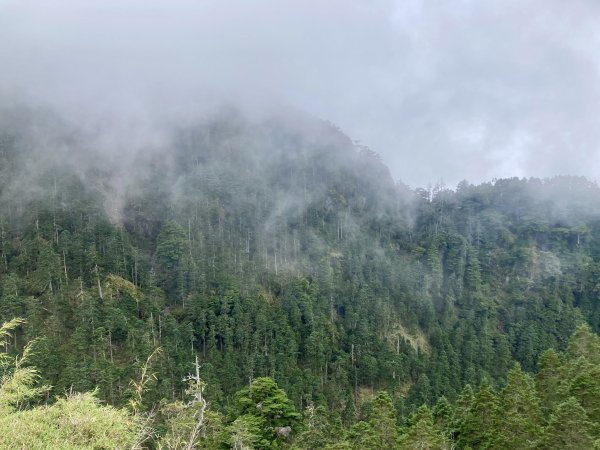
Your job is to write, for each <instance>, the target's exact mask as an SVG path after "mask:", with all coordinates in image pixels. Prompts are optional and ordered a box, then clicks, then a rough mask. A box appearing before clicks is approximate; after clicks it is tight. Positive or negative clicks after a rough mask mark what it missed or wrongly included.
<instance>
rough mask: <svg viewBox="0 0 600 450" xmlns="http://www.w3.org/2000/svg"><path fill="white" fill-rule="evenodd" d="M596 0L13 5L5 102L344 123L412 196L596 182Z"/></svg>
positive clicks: (599, 78) (2, 53)
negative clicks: (225, 101) (282, 107)
mask: <svg viewBox="0 0 600 450" xmlns="http://www.w3.org/2000/svg"><path fill="white" fill-rule="evenodd" d="M599 70H600V1H598V0H569V1H564V0H514V1H513V0H494V1H480V0H479V1H475V0H473V1H470V0H451V1H449V0H430V1H427V0H397V1H393V0H382V1H372V0H370V1H367V0H364V1H360V0H314V1H313V0H304V1H293V0H290V1H286V0H270V1H267V0H252V1H250V0H235V1H230V0H214V1H212V0H210V1H209V0H195V1H183V0H152V1H148V0H136V1H134V0H71V1H66V0H52V1H50V0H47V1H42V0H37V1H32V0H0V93H1V94H2V97H0V98H4V99H5V100H4V101H6V98H13V99H14V98H23V97H25V98H28V99H32V100H34V101H42V102H45V103H47V104H50V105H53V106H57V107H60V108H64V110H65V111H69V113H70V114H74V115H77V114H84V113H85V111H86V110H87V109H89V110H99V111H105V112H106V111H111V110H112V109H127V110H131V111H133V110H135V111H137V112H138V113H140V114H141V113H144V111H146V110H147V109H153V108H156V109H168V108H175V107H176V106H177V105H183V104H187V105H191V104H202V103H209V102H211V101H214V100H215V99H218V98H222V97H228V98H242V99H245V100H244V101H247V102H258V101H259V100H260V99H270V100H276V101H279V102H284V103H288V104H290V105H293V106H295V107H298V108H300V109H302V110H304V111H306V112H308V113H311V114H313V115H316V116H318V117H321V118H324V119H328V120H331V121H332V122H334V123H336V124H337V125H339V126H340V127H341V128H342V129H343V130H344V131H345V132H346V133H347V134H349V135H350V136H351V137H352V138H353V139H356V140H360V141H361V142H362V143H363V144H366V145H369V146H370V147H371V148H372V149H374V150H375V151H377V152H378V153H380V154H381V156H382V158H383V160H384V162H385V163H386V164H387V165H388V166H389V167H390V169H391V171H392V173H393V175H394V177H395V178H397V179H402V180H403V181H405V182H406V183H408V184H409V185H411V186H413V187H418V186H426V185H427V184H429V183H436V182H438V181H444V182H445V183H446V184H447V185H448V186H450V187H453V186H455V185H456V183H457V182H459V181H460V180H462V179H467V180H469V181H471V182H481V181H487V180H491V179H492V178H494V177H498V178H500V177H508V176H519V177H522V176H538V177H545V176H552V175H557V174H573V175H586V176H588V177H589V178H591V179H593V180H599V179H600V72H599Z"/></svg>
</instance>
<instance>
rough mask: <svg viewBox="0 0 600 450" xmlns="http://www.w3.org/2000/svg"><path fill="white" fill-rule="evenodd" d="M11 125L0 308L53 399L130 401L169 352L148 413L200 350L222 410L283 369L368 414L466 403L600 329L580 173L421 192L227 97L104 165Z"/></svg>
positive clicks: (323, 137) (1, 214) (63, 142)
mask: <svg viewBox="0 0 600 450" xmlns="http://www.w3.org/2000/svg"><path fill="white" fill-rule="evenodd" d="M48 122H50V123H51V125H52V127H53V129H54V131H53V132H52V133H51V134H50V132H48V133H49V134H48V136H47V138H44V136H45V133H46V130H48V126H49V125H48ZM2 123H3V129H2V130H1V132H0V177H1V179H0V225H1V236H0V237H1V241H0V250H1V258H2V264H0V294H1V302H0V320H2V321H6V320H9V319H11V318H13V317H17V316H20V317H24V318H26V319H27V323H26V325H24V328H23V332H22V333H20V334H17V335H16V336H15V339H14V340H13V341H12V342H11V345H12V347H11V348H12V349H13V350H17V349H19V348H20V347H21V346H22V345H23V343H24V342H25V340H31V339H34V338H37V340H36V341H35V343H34V347H35V349H36V352H37V355H38V357H37V363H36V366H37V367H38V369H39V370H40V372H41V373H42V374H43V381H44V382H46V383H48V384H50V385H52V390H51V394H53V395H55V394H62V393H64V392H65V391H66V390H69V389H73V390H75V391H87V390H92V389H94V388H95V387H98V388H99V394H98V395H99V396H100V398H102V399H105V400H107V401H109V402H110V403H113V404H123V403H125V402H126V401H127V400H128V399H129V398H130V397H131V396H132V395H133V394H132V391H131V388H130V385H129V380H130V379H131V378H135V376H136V373H137V370H138V369H139V368H140V366H141V364H142V363H143V362H144V361H146V358H147V356H148V355H149V354H151V353H152V351H153V350H154V349H155V348H157V347H161V348H162V349H163V351H162V352H161V353H160V355H159V356H157V357H156V360H155V363H154V365H153V371H154V373H155V374H156V379H155V380H153V381H152V383H151V384H150V385H149V386H148V392H147V394H146V395H145V402H146V403H147V406H150V405H151V404H153V403H156V402H158V401H159V400H160V399H162V398H166V399H171V400H172V399H175V398H178V397H181V396H182V394H183V390H184V383H183V381H182V380H183V378H184V377H185V376H186V375H187V374H188V373H189V372H190V371H191V370H192V367H193V366H192V363H193V362H194V361H195V358H196V356H198V357H199V360H200V363H201V369H200V374H201V376H202V378H203V379H204V380H206V382H207V383H208V387H207V395H208V396H209V398H210V399H211V401H212V404H213V405H214V407H216V408H227V407H228V406H229V405H231V399H232V394H233V393H234V392H235V391H237V390H239V389H240V388H241V387H243V386H245V385H247V384H248V381H249V380H252V379H255V378H259V377H264V376H269V377H273V378H274V379H276V380H277V382H278V384H279V386H280V387H281V388H283V389H284V390H285V391H286V392H287V394H288V395H289V397H290V398H291V399H292V401H293V403H294V404H295V406H296V407H297V409H299V410H302V409H304V407H306V406H307V405H308V404H309V403H316V404H320V405H324V406H327V407H328V408H330V409H331V410H332V411H333V412H335V413H336V414H339V415H341V417H342V418H343V419H344V420H347V421H352V420H353V418H354V417H355V414H356V411H357V410H358V409H359V408H360V406H361V404H362V402H364V401H365V400H368V399H369V398H371V397H372V396H373V395H374V392H375V391H377V390H378V389H383V388H385V389H386V390H388V392H390V393H391V395H392V398H393V401H394V403H395V406H396V407H397V408H398V410H399V411H400V412H403V411H404V412H408V411H412V410H414V409H415V408H416V407H418V406H419V405H421V404H422V403H431V402H433V401H435V399H437V398H438V397H439V396H441V395H445V396H447V397H448V398H449V399H450V400H451V401H453V400H454V399H456V397H457V395H458V393H459V392H460V391H461V390H462V389H463V387H464V385H465V384H467V383H472V384H475V385H478V384H479V383H480V382H481V380H482V379H483V378H486V377H487V378H489V379H490V380H491V382H492V384H494V385H501V384H502V383H503V380H504V379H505V377H506V374H507V372H508V370H509V369H510V368H511V367H512V366H513V364H514V362H515V361H518V362H519V363H520V364H521V366H522V367H523V369H524V370H526V371H530V372H531V371H534V370H535V369H536V361H537V360H538V358H539V356H540V355H541V353H542V352H543V351H544V350H546V349H547V348H550V347H554V348H556V349H558V350H564V349H565V346H566V343H567V339H568V337H569V336H570V335H571V333H572V332H573V331H574V330H575V328H576V326H577V325H578V324H580V323H582V322H588V323H589V324H590V325H591V326H592V327H593V329H594V330H596V331H598V329H599V328H600V311H599V308H598V304H599V302H598V295H599V292H600V286H599V285H598V281H597V280H598V275H599V274H600V244H599V243H598V242H599V240H598V239H599V237H600V202H599V199H600V190H599V189H598V187H597V186H596V185H595V184H593V183H590V182H588V181H586V180H584V179H581V178H577V177H560V178H555V179H550V180H537V179H531V180H519V179H506V180H495V181H494V182H491V183H486V184H482V185H480V186H473V185H469V184H468V183H466V182H464V183H461V184H460V185H459V186H458V188H457V189H456V190H455V191H454V190H448V189H445V188H444V187H440V186H438V187H436V188H433V189H428V190H425V189H416V190H412V189H410V188H408V187H406V186H404V185H402V184H401V183H398V184H396V183H394V181H393V180H392V178H391V176H390V174H389V171H388V170H387V168H386V167H385V166H384V164H383V163H382V162H381V161H380V160H379V158H378V157H377V155H376V154H375V153H374V152H372V151H370V150H369V149H368V148H365V147H362V146H359V145H356V144H355V143H353V142H352V141H351V139H349V138H348V137H347V136H345V135H344V134H343V133H342V132H341V131H340V130H338V129H337V128H336V127H334V126H333V125H331V124H329V123H326V122H323V121H319V120H316V119H312V118H308V117H306V116H304V115H302V114H299V113H290V112H286V113H284V114H280V115H271V116H264V117H262V118H261V119H249V118H247V117H246V116H245V115H244V114H242V113H240V112H237V111H235V110H231V109H225V110H223V111H222V112H221V113H219V114H216V115H214V116H212V117H211V118H210V119H206V120H202V121H198V122H197V123H195V124H189V123H188V124H185V125H179V126H164V127H163V130H161V133H163V134H162V138H161V140H159V141H156V142H158V143H157V144H156V145H155V146H148V147H144V146H141V147H139V148H134V149H131V152H129V153H128V152H127V151H126V150H123V153H121V152H120V151H116V152H115V151H112V152H108V153H107V154H106V155H109V156H106V155H105V154H104V153H102V151H98V149H97V148H96V149H94V148H93V147H94V146H93V145H91V144H90V141H89V133H88V134H86V133H85V132H80V131H78V130H76V129H72V128H69V126H67V125H65V124H64V123H59V122H58V121H57V122H54V121H48V119H44V121H42V124H41V125H40V124H38V125H37V126H27V127H22V126H17V125H16V123H17V122H15V121H7V120H5V121H3V122H2ZM61 127H62V128H61ZM57 129H58V131H57ZM32 130H35V133H33V131H32ZM103 145H107V144H106V142H104V144H103ZM103 155H104V156H105V157H103Z"/></svg>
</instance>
